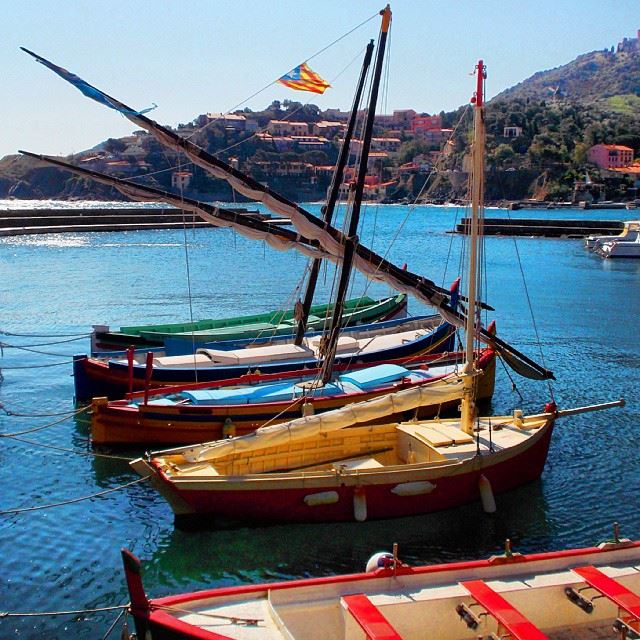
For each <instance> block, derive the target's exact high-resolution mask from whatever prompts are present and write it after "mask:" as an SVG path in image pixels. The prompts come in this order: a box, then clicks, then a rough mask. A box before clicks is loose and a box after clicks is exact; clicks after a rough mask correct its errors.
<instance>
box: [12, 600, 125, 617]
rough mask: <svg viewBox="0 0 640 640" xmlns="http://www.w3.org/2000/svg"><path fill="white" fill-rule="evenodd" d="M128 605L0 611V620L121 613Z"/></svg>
mask: <svg viewBox="0 0 640 640" xmlns="http://www.w3.org/2000/svg"><path fill="white" fill-rule="evenodd" d="M129 604H130V603H127V604H117V605H113V606H111V607H96V608H95V609H77V610H75V611H0V618H34V617H45V616H79V615H82V614H83V613H102V612H104V611H122V610H126V609H128V608H129Z"/></svg>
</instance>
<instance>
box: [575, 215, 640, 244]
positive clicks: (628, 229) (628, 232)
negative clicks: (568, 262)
mask: <svg viewBox="0 0 640 640" xmlns="http://www.w3.org/2000/svg"><path fill="white" fill-rule="evenodd" d="M639 232H640V220H629V221H628V222H625V223H624V226H623V228H622V231H621V232H620V233H619V234H618V235H617V236H596V235H591V236H587V237H586V238H585V239H584V246H585V247H586V248H587V249H590V250H591V251H595V249H596V247H598V246H599V245H600V244H601V243H603V242H614V241H618V240H624V241H627V240H635V239H636V238H637V237H638V233H639Z"/></svg>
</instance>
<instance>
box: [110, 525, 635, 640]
mask: <svg viewBox="0 0 640 640" xmlns="http://www.w3.org/2000/svg"><path fill="white" fill-rule="evenodd" d="M122 557H123V561H124V568H125V576H126V580H127V587H128V589H129V593H130V597H131V604H130V605H129V613H130V614H131V616H132V617H133V619H134V625H135V630H136V634H137V637H138V638H146V637H152V638H155V639H158V640H163V639H168V638H171V639H174V640H177V639H184V640H186V639H190V638H199V639H200V640H206V639H209V640H285V639H286V640H297V639H300V640H302V639H303V638H304V640H320V639H322V640H324V639H325V638H332V639H334V640H355V639H356V638H367V639H368V640H419V639H420V640H421V639H422V638H437V640H467V639H469V638H487V639H493V640H496V639H498V638H512V639H513V640H545V639H548V640H565V639H566V638H580V640H602V639H604V638H610V637H616V638H618V639H620V640H623V639H624V638H635V637H637V634H638V633H639V632H640V571H639V570H638V566H640V542H631V541H629V540H624V539H620V538H619V537H617V536H616V537H615V539H614V540H612V541H610V542H605V543H602V544H599V545H597V546H594V547H588V548H582V549H571V550H564V551H554V552H548V553H535V554H528V555H521V554H519V553H514V552H513V551H512V550H511V548H510V545H509V544H508V542H507V545H506V549H505V554H504V555H497V556H493V557H491V558H489V559H487V560H471V561H465V562H456V563H452V564H438V565H430V566H429V565H428V566H417V567H411V566H409V565H407V564H404V563H403V562H402V561H401V560H399V558H398V550H397V548H396V547H394V552H393V553H386V554H376V555H375V556H373V557H372V558H371V560H370V561H369V563H368V566H367V572H366V573H357V574H351V575H339V576H332V577H324V578H310V579H304V580H295V581H290V582H278V583H269V584H249V585H243V586H236V587H221V588H217V589H208V590H206V591H199V592H195V593H183V594H179V595H173V596H166V597H163V598H153V599H150V598H149V597H148V596H147V595H146V593H145V590H144V586H143V583H142V577H141V563H140V561H139V560H138V559H137V558H136V557H135V556H134V555H133V554H132V553H130V552H129V551H127V550H125V549H123V550H122ZM127 633H128V627H127V630H126V633H125V634H124V637H127V636H126V634H127Z"/></svg>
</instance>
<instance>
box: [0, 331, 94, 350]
mask: <svg viewBox="0 0 640 640" xmlns="http://www.w3.org/2000/svg"><path fill="white" fill-rule="evenodd" d="M52 337H53V336H52ZM56 337H57V336H56ZM90 337H91V336H90V335H89V334H84V335H81V336H78V337H77V338H69V339H68V340H53V341H51V342H41V343H40V344H27V345H11V344H7V343H6V342H2V343H0V345H2V346H3V347H5V348H6V349H8V348H11V347H13V348H15V349H20V348H21V347H47V346H49V345H52V344H67V343H69V342H78V340H86V339H87V338H90Z"/></svg>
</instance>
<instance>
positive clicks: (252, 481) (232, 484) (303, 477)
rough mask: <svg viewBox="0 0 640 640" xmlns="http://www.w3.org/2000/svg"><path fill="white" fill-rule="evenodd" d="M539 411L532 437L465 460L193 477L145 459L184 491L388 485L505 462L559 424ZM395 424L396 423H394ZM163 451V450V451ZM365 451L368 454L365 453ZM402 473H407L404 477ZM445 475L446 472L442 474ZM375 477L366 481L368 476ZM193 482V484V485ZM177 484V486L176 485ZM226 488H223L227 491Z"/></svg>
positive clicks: (487, 467) (464, 471) (172, 487)
mask: <svg viewBox="0 0 640 640" xmlns="http://www.w3.org/2000/svg"><path fill="white" fill-rule="evenodd" d="M538 415H546V416H547V420H546V422H545V423H544V424H543V425H542V426H540V427H539V428H538V429H536V431H535V433H532V434H531V435H530V436H529V437H528V438H526V439H525V440H522V441H521V442H519V443H517V444H514V445H512V446H509V447H506V448H504V449H502V450H501V451H492V452H488V454H487V455H482V454H481V455H480V456H478V455H477V454H476V455H473V456H471V457H469V458H466V459H462V460H450V459H446V460H436V461H432V462H416V463H414V464H407V463H400V464H396V465H389V466H383V467H382V468H374V469H344V470H340V469H338V468H333V469H319V470H315V471H282V472H265V473H253V474H238V475H222V474H219V475H210V476H206V477H202V478H198V477H189V478H181V477H180V476H179V475H178V476H176V477H173V476H171V475H168V474H167V473H166V470H167V467H168V464H166V463H163V464H162V465H161V463H159V462H158V461H157V459H158V458H161V456H153V454H151V455H152V457H150V458H149V459H146V460H145V462H146V463H147V464H148V465H150V466H151V467H152V468H153V469H154V470H155V472H156V473H157V475H158V476H159V477H160V479H161V480H162V482H163V483H164V484H166V485H168V486H169V489H170V490H171V491H176V490H177V489H179V490H180V491H198V490H200V489H198V485H204V484H207V485H210V486H213V485H225V486H226V489H228V490H230V491H270V490H276V489H277V490H280V489H282V490H287V489H291V488H296V487H295V486H294V487H290V486H287V485H291V484H293V485H297V484H301V486H300V487H299V488H301V489H304V488H308V489H317V488H321V487H322V486H327V485H328V484H329V482H330V481H334V482H335V483H336V485H337V486H349V487H351V486H359V485H362V486H375V487H384V486H385V485H391V484H397V483H399V482H400V483H403V482H411V481H414V480H416V479H415V478H413V476H415V475H416V474H421V475H420V478H419V479H420V480H431V479H433V478H431V477H430V476H431V473H430V472H434V473H437V472H441V471H442V469H443V468H444V469H450V470H451V472H450V473H447V475H446V477H454V476H458V475H460V474H462V473H471V472H472V471H473V469H469V467H473V466H474V465H478V462H479V461H481V460H482V459H483V458H486V459H488V460H489V461H490V463H489V464H487V465H483V464H482V463H480V465H478V469H477V471H478V472H481V471H483V470H485V469H490V468H492V467H494V466H495V465H497V464H501V463H503V462H505V461H507V460H510V459H511V458H513V457H515V456H518V455H520V454H521V453H522V452H523V451H526V450H527V449H529V448H531V447H533V446H535V445H536V444H537V443H538V441H539V440H541V439H542V438H544V437H545V436H546V434H547V432H548V431H549V430H551V429H553V426H554V424H555V419H554V416H553V414H538ZM509 418H511V419H513V416H506V417H505V419H509ZM453 421H455V422H459V420H458V419H454V420H453ZM447 422H448V421H446V420H443V421H442V423H444V424H446V423H447ZM392 424H393V423H392ZM382 426H384V424H382V425H375V426H374V428H375V427H382ZM160 453H161V452H160ZM362 455H366V453H363V454H362ZM193 464H194V465H195V464H205V465H206V464H210V466H211V467H212V468H215V465H214V464H211V463H209V462H207V461H204V460H203V461H202V462H201V463H193ZM376 476H384V477H385V478H386V480H385V482H376V481H375V480H376ZM389 476H396V478H395V479H393V478H389ZM401 476H406V479H404V478H403V477H401ZM438 477H439V478H442V477H443V476H442V475H439V476H438ZM372 478H373V481H370V482H366V480H371V479H372ZM312 481H315V482H317V483H324V484H319V486H308V485H306V484H305V483H308V482H312ZM257 483H260V484H264V485H266V486H264V487H256V486H255V485H256V484H257ZM273 484H278V485H281V486H278V487H274V486H272V485H273ZM191 485H193V487H192V486H191ZM174 486H175V489H174ZM224 490H225V488H223V489H221V491H224Z"/></svg>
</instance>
